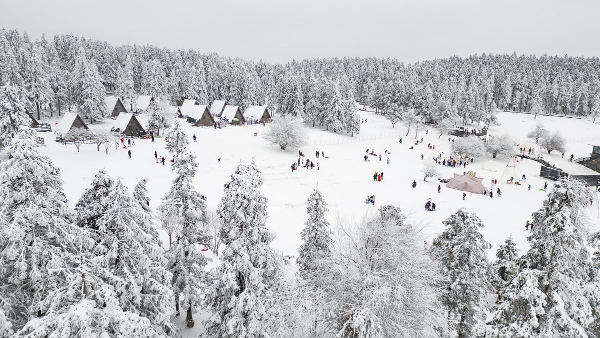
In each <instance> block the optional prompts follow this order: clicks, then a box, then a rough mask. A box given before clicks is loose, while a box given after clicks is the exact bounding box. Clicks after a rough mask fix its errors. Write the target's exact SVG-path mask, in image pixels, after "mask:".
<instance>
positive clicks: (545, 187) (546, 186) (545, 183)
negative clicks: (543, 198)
mask: <svg viewBox="0 0 600 338" xmlns="http://www.w3.org/2000/svg"><path fill="white" fill-rule="evenodd" d="M546 189H548V182H544V191H546Z"/></svg>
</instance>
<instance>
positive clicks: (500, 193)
mask: <svg viewBox="0 0 600 338" xmlns="http://www.w3.org/2000/svg"><path fill="white" fill-rule="evenodd" d="M496 194H497V195H498V197H502V191H500V188H498V190H496Z"/></svg>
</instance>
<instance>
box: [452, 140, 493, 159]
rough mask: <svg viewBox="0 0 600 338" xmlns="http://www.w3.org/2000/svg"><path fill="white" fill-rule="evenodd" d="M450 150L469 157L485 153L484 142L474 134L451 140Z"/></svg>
mask: <svg viewBox="0 0 600 338" xmlns="http://www.w3.org/2000/svg"><path fill="white" fill-rule="evenodd" d="M450 149H452V152H453V153H455V154H459V155H464V156H467V157H469V158H476V157H480V156H483V155H485V150H486V149H485V143H483V141H482V140H481V139H480V138H479V137H476V136H467V137H460V138H457V139H456V140H455V142H452V145H451V146H450Z"/></svg>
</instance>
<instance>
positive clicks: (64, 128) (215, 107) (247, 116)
mask: <svg viewBox="0 0 600 338" xmlns="http://www.w3.org/2000/svg"><path fill="white" fill-rule="evenodd" d="M153 100H154V99H153V98H152V97H151V96H147V95H142V96H139V97H138V100H137V103H136V111H138V112H139V111H144V110H146V109H147V108H148V106H149V105H150V103H151V102H152V101H153ZM105 103H106V108H107V109H108V111H109V112H110V116H111V117H113V118H115V122H114V123H113V126H112V129H111V131H115V132H118V133H120V134H124V135H126V136H140V135H143V134H145V130H144V127H142V124H141V123H140V122H139V121H138V119H137V118H136V117H135V114H133V113H128V112H127V108H125V106H124V105H123V102H122V101H121V99H119V98H118V97H116V96H107V97H106V99H105ZM180 111H181V114H182V115H183V116H184V117H186V118H187V119H188V121H189V122H191V123H192V124H193V125H195V126H213V125H215V123H216V121H215V118H214V117H215V116H216V117H217V118H218V119H219V121H223V120H225V121H227V122H229V123H234V121H236V122H237V123H239V124H244V123H248V122H249V123H267V122H270V121H271V114H270V113H269V111H268V109H267V106H250V107H248V109H246V111H245V112H244V113H243V114H242V112H241V110H240V108H239V107H238V106H231V105H227V104H226V102H225V101H222V100H215V101H214V102H213V104H212V105H211V107H210V109H209V108H208V107H207V106H204V105H200V104H198V102H196V100H185V101H184V102H183V104H182V105H181V107H180ZM30 118H31V119H32V127H34V124H36V126H37V125H39V124H38V123H37V121H36V120H35V118H33V116H32V115H30ZM73 128H81V129H89V128H88V126H87V125H86V124H85V122H84V121H83V119H82V118H81V117H80V116H79V114H77V113H66V114H65V115H64V116H63V118H62V119H61V121H60V122H59V124H58V126H57V127H56V129H55V131H54V132H55V134H57V136H58V137H59V138H62V137H64V136H65V135H66V134H67V133H68V132H69V131H70V130H71V129H73Z"/></svg>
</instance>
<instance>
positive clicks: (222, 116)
mask: <svg viewBox="0 0 600 338" xmlns="http://www.w3.org/2000/svg"><path fill="white" fill-rule="evenodd" d="M179 111H180V113H181V115H182V116H183V117H186V118H187V119H188V122H190V123H192V124H193V125H195V126H208V127H210V126H213V125H214V124H215V123H216V120H215V117H216V118H217V119H218V120H219V121H226V122H228V123H234V124H235V123H237V124H244V123H268V122H270V121H271V114H270V113H269V110H268V109H267V106H250V107H248V108H247V109H246V111H244V113H242V111H241V109H240V107H239V106H231V105H227V104H226V102H225V101H223V100H215V101H213V103H212V105H211V106H210V108H209V107H207V106H205V105H201V104H199V103H198V102H197V101H196V100H189V99H188V100H184V101H183V103H182V104H181V107H180V108H179Z"/></svg>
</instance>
